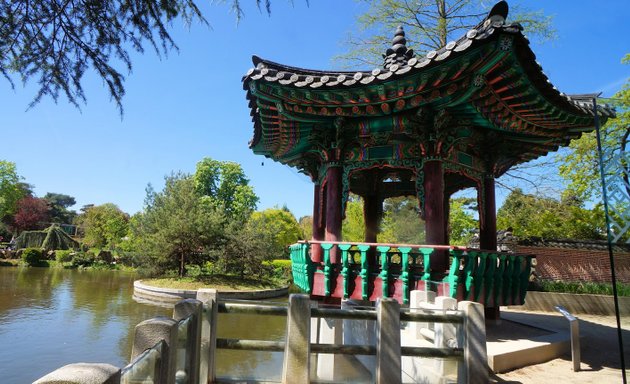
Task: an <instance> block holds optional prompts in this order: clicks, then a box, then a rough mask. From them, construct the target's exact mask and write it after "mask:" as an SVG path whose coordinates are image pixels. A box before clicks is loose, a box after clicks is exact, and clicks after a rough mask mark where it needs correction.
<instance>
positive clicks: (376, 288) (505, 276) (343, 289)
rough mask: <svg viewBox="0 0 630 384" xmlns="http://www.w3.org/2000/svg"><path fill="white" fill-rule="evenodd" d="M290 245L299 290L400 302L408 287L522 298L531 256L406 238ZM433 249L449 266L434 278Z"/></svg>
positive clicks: (465, 296) (476, 297)
mask: <svg viewBox="0 0 630 384" xmlns="http://www.w3.org/2000/svg"><path fill="white" fill-rule="evenodd" d="M313 247H321V254H322V261H321V262H313V261H312V259H311V253H312V249H313ZM290 250H291V261H292V270H293V280H294V284H295V285H297V286H298V287H300V288H301V289H302V290H303V291H304V292H307V293H310V294H312V295H314V296H324V297H338V298H356V299H362V300H375V299H376V298H377V297H394V298H396V299H398V300H399V301H400V302H401V303H405V304H406V303H408V301H409V292H410V291H411V290H413V289H421V290H422V289H425V290H426V289H432V290H437V291H438V293H439V294H441V295H446V296H450V297H453V298H457V299H459V300H471V301H475V302H479V303H483V304H484V305H486V306H499V305H520V304H523V303H524V301H525V295H526V293H527V284H528V281H529V276H530V272H531V260H532V256H531V255H522V254H512V253H505V252H492V251H483V250H478V249H468V248H460V247H450V246H430V245H409V244H376V243H349V242H300V243H297V244H293V245H291V247H290ZM433 252H448V253H449V255H450V257H449V259H450V268H449V271H448V273H447V275H446V276H444V275H443V274H442V276H444V277H443V278H440V280H439V281H438V280H437V279H436V278H435V276H436V275H437V274H436V273H434V272H435V271H432V270H431V265H430V259H431V254H432V253H433ZM333 254H336V255H337V256H336V257H333ZM333 259H335V260H333ZM432 276H434V278H433V279H432Z"/></svg>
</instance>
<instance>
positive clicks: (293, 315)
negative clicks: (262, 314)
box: [282, 294, 311, 384]
mask: <svg viewBox="0 0 630 384" xmlns="http://www.w3.org/2000/svg"><path fill="white" fill-rule="evenodd" d="M310 321H311V305H310V300H309V297H308V296H307V295H296V294H293V295H291V296H289V309H288V316H287V340H286V347H285V349H284V363H283V367H282V383H283V384H303V383H305V384H308V383H310V377H309V373H310V357H311V343H310V341H311V336H310V334H311V327H310Z"/></svg>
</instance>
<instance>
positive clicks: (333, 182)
mask: <svg viewBox="0 0 630 384" xmlns="http://www.w3.org/2000/svg"><path fill="white" fill-rule="evenodd" d="M341 187H342V182H341V167H339V166H330V167H329V168H328V171H327V173H326V232H325V235H324V239H325V240H326V241H341V225H342V224H341V218H342V217H343V215H342V212H341V210H342V206H341ZM331 258H332V259H331V261H332V263H333V264H338V263H339V261H340V260H339V251H338V249H337V248H334V249H333V251H332V253H331Z"/></svg>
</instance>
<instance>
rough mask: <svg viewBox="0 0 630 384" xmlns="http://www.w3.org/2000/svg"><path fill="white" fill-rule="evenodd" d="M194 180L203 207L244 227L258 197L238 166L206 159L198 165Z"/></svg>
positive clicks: (228, 162)
mask: <svg viewBox="0 0 630 384" xmlns="http://www.w3.org/2000/svg"><path fill="white" fill-rule="evenodd" d="M193 179H194V184H195V191H196V192H197V194H198V195H199V196H201V199H202V201H203V202H204V204H208V205H209V206H211V207H213V208H215V209H218V210H221V211H222V212H224V213H225V215H226V216H227V217H228V218H229V219H231V220H236V221H239V222H242V223H244V222H245V221H246V220H247V218H248V217H249V215H250V214H251V213H252V212H253V211H254V210H256V204H257V203H258V197H257V196H256V194H255V193H254V189H253V188H252V187H251V186H250V185H249V180H248V179H247V177H246V176H245V173H244V172H243V169H242V168H241V165H240V164H238V163H234V162H230V161H218V160H213V159H211V158H209V157H206V158H204V159H203V160H201V161H200V162H198V163H197V169H196V172H195V175H194V178H193Z"/></svg>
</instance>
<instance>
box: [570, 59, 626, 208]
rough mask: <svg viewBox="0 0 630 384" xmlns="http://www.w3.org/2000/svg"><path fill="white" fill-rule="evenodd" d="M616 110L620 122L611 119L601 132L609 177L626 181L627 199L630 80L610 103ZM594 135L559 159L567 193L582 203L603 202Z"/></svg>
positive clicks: (576, 143) (580, 141)
mask: <svg viewBox="0 0 630 384" xmlns="http://www.w3.org/2000/svg"><path fill="white" fill-rule="evenodd" d="M622 63H624V64H630V54H626V55H625V56H624V58H623V59H622ZM610 102H611V104H612V105H614V106H615V108H616V109H617V118H615V119H610V120H608V122H607V123H606V124H605V125H604V126H603V127H602V128H601V141H602V149H603V153H602V155H603V161H604V165H605V168H606V169H607V172H608V173H607V177H610V176H615V175H619V176H622V177H623V180H624V181H625V186H623V187H622V190H625V193H626V195H630V190H629V189H630V188H629V187H628V175H629V173H630V170H629V168H628V167H629V164H628V155H627V152H626V151H627V149H628V148H627V147H628V138H629V135H630V79H628V80H626V82H625V84H624V85H623V87H622V89H621V90H620V91H619V92H617V93H615V95H614V96H613V98H612V99H611V100H610ZM595 135H596V133H595V132H590V133H587V134H585V135H583V136H582V137H581V138H580V139H579V140H573V141H572V142H571V144H570V145H569V151H567V152H564V153H562V154H559V155H558V161H559V162H560V163H561V165H560V175H561V176H562V177H563V178H564V179H565V180H566V181H567V182H568V187H567V190H568V193H570V194H572V195H575V196H577V197H578V198H579V199H581V200H583V201H588V200H592V199H601V193H602V191H601V180H600V178H601V175H600V171H599V156H598V153H597V138H596V136H595Z"/></svg>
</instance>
